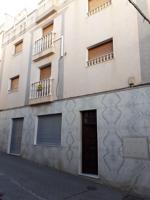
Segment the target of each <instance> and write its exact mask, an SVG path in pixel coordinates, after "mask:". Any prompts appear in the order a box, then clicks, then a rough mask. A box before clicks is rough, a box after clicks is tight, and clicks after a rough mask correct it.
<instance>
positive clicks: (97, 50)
mask: <svg viewBox="0 0 150 200" xmlns="http://www.w3.org/2000/svg"><path fill="white" fill-rule="evenodd" d="M111 52H113V42H112V41H109V42H106V43H104V44H101V45H98V46H96V47H93V48H90V49H89V50H88V57H89V60H91V59H94V58H98V57H100V56H102V55H105V54H108V53H111Z"/></svg>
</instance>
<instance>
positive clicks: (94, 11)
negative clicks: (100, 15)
mask: <svg viewBox="0 0 150 200" xmlns="http://www.w3.org/2000/svg"><path fill="white" fill-rule="evenodd" d="M111 1H112V0H107V1H106V2H104V3H103V4H101V5H99V6H98V7H97V8H95V9H92V10H89V12H88V13H87V15H88V16H91V15H93V14H95V13H97V12H99V11H101V10H103V9H104V8H106V7H108V6H110V5H111Z"/></svg>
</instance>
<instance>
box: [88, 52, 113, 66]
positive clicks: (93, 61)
mask: <svg viewBox="0 0 150 200" xmlns="http://www.w3.org/2000/svg"><path fill="white" fill-rule="evenodd" d="M113 58H114V54H113V52H111V53H108V54H105V55H102V56H100V57H97V58H94V59H91V60H88V61H87V66H88V67H90V66H92V65H96V64H100V63H103V62H106V61H109V60H112V59H113Z"/></svg>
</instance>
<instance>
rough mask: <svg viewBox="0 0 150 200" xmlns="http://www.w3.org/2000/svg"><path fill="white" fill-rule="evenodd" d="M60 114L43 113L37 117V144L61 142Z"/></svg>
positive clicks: (58, 143)
mask: <svg viewBox="0 0 150 200" xmlns="http://www.w3.org/2000/svg"><path fill="white" fill-rule="evenodd" d="M61 123H62V115H61V114H54V115H44V116H39V117H38V127H37V144H43V145H60V144H61Z"/></svg>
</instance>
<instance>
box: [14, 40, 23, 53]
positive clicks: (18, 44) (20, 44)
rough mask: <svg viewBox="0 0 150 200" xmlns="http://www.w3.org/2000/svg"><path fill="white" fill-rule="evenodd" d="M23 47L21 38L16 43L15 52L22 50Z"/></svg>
mask: <svg viewBox="0 0 150 200" xmlns="http://www.w3.org/2000/svg"><path fill="white" fill-rule="evenodd" d="M22 48H23V41H22V40H21V41H20V42H18V43H17V44H15V53H19V52H21V51H22Z"/></svg>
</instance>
